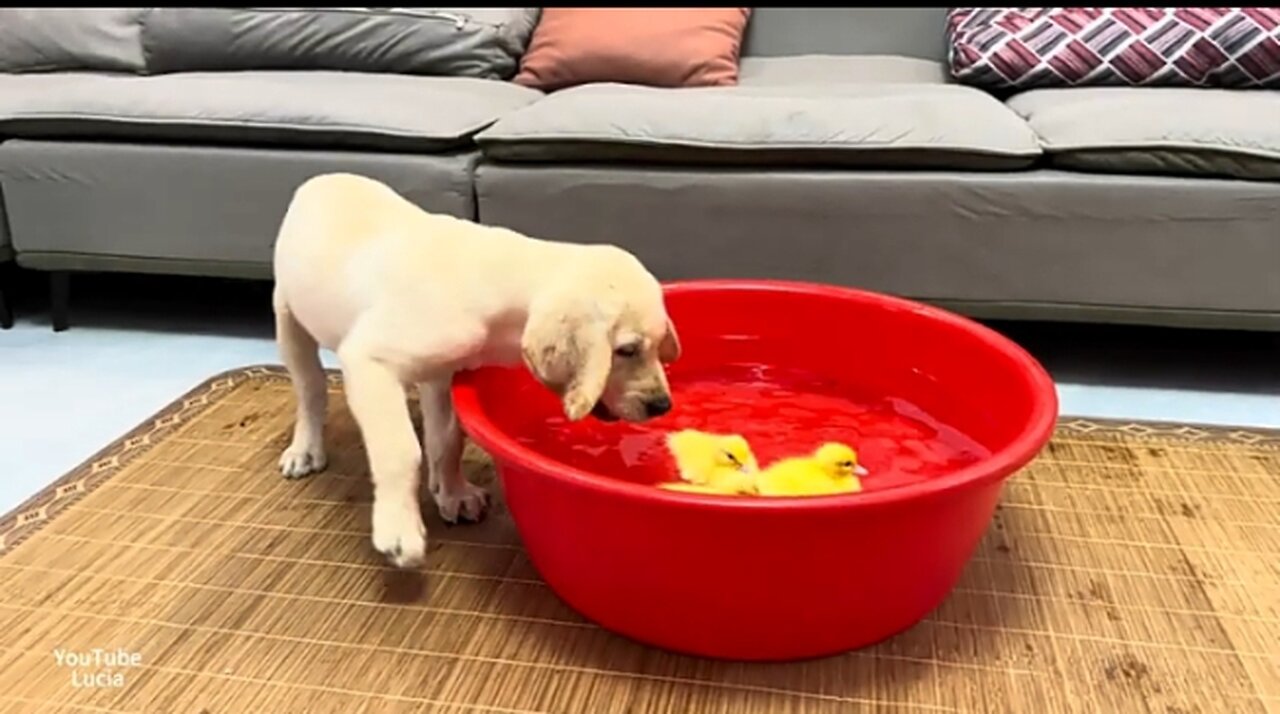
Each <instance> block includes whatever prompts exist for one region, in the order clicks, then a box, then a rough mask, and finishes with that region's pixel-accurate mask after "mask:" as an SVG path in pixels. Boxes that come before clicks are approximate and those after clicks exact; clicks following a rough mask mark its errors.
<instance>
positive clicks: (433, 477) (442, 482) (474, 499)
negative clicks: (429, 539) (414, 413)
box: [418, 379, 489, 523]
mask: <svg viewBox="0 0 1280 714" xmlns="http://www.w3.org/2000/svg"><path fill="white" fill-rule="evenodd" d="M449 383H450V380H449V379H440V380H436V381H433V382H423V383H422V384H419V385H418V402H419V404H420V405H421V407H422V451H423V453H424V454H425V455H426V457H427V468H428V476H427V485H428V487H429V488H430V490H431V495H432V497H434V498H435V502H436V506H437V507H438V508H439V509H440V517H441V518H443V519H444V521H445V522H446V523H457V522H458V521H459V520H467V521H472V522H475V521H479V520H480V519H481V518H482V517H483V516H484V512H485V509H486V508H487V507H488V505H489V494H488V493H486V492H485V490H484V489H483V488H480V487H479V486H476V485H475V484H473V483H471V482H470V481H468V480H467V477H466V475H465V474H463V473H462V447H463V436H462V428H461V427H460V426H458V417H457V415H456V414H455V413H454V411H453V399H452V397H451V396H450V394H449Z"/></svg>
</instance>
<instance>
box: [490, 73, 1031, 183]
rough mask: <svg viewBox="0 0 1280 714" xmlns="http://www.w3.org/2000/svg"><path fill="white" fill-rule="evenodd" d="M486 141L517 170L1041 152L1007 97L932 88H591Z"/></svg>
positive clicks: (1016, 162) (994, 157) (988, 165)
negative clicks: (518, 164)
mask: <svg viewBox="0 0 1280 714" xmlns="http://www.w3.org/2000/svg"><path fill="white" fill-rule="evenodd" d="M476 141H477V142H479V143H480V145H481V147H482V148H483V150H484V151H485V153H486V155H488V156H490V157H492V158H495V159H500V160H503V159H504V160H513V161H564V160H588V161H589V160H633V161H655V162H666V163H727V164H744V163H756V164H809V165H827V164H835V165H861V166H872V165H882V166H893V167H947V168H970V169H1011V168H1020V167H1024V166H1027V165H1029V164H1030V163H1031V162H1032V161H1034V159H1035V158H1036V157H1037V156H1038V155H1039V153H1040V149H1039V147H1038V145H1037V143H1036V138H1035V135H1034V134H1032V132H1031V129H1030V128H1029V127H1028V126H1027V125H1026V123H1025V122H1023V121H1022V119H1020V118H1019V117H1018V116H1017V115H1016V114H1014V113H1013V112H1012V111H1010V110H1009V109H1008V108H1007V107H1005V106H1003V105H1002V104H1001V103H1000V102H999V101H998V100H996V99H994V98H992V97H990V96H988V95H986V94H984V93H982V92H980V91H978V90H976V89H971V88H969V87H961V86H957V85H945V84H929V83H893V84H889V83H867V84H857V83H847V84H837V83H825V82H813V83H808V84H782V83H779V84H769V83H767V82H765V83H761V84H759V85H747V84H743V85H741V86H737V87H697V88H687V89H657V88H651V87H638V86H634V85H620V84H594V85H585V86H581V87H575V88H573V89H567V90H564V91H562V92H557V93H555V94H551V95H549V96H548V97H546V98H545V99H542V100H540V101H538V102H535V103H534V104H531V105H529V106H526V107H524V108H522V109H520V110H518V111H515V112H512V113H511V114H508V115H507V116H505V117H503V118H501V119H499V120H498V122H497V123H495V124H494V125H493V126H491V127H490V128H488V129H486V130H485V131H483V132H481V133H480V134H479V135H478V136H477V137H476Z"/></svg>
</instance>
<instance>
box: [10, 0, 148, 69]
mask: <svg viewBox="0 0 1280 714" xmlns="http://www.w3.org/2000/svg"><path fill="white" fill-rule="evenodd" d="M146 12H147V9H146V8H141V7H135V8H79V9H68V8H52V9H34V8H11V7H6V8H0V72H58V71H72V70H86V69H87V70H101V71H108V72H142V71H143V70H144V69H145V68H146V61H145V59H144V58H143V55H142V42H141V39H140V36H141V30H142V17H143V15H145V14H146Z"/></svg>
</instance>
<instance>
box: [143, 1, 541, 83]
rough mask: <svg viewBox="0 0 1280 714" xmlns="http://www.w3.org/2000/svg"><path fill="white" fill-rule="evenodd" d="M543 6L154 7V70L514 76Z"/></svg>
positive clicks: (150, 42) (146, 31)
mask: <svg viewBox="0 0 1280 714" xmlns="http://www.w3.org/2000/svg"><path fill="white" fill-rule="evenodd" d="M537 17H538V9H537V8H487V9H463V8H308V9H289V8H277V9H269V8H152V9H151V10H150V12H149V14H148V15H147V18H146V23H145V26H144V28H143V33H142V41H143V44H144V46H145V47H146V52H147V67H148V71H150V72H191V71H214V70H250V69H330V70H344V71H352V72H396V73H401V74H430V75H447V76H461V77H481V78H496V79H507V78H510V77H511V76H512V75H514V74H515V71H516V66H517V63H518V62H519V58H520V55H521V54H522V53H523V52H524V50H525V46H526V44H527V43H528V41H529V36H530V34H531V33H532V31H533V27H534V25H535V24H536V22H537Z"/></svg>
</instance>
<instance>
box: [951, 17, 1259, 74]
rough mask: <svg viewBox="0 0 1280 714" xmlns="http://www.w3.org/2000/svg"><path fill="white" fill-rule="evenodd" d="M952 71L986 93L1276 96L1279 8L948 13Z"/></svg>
mask: <svg viewBox="0 0 1280 714" xmlns="http://www.w3.org/2000/svg"><path fill="white" fill-rule="evenodd" d="M947 40H948V43H949V47H950V53H949V54H950V56H949V59H950V63H951V74H952V76H953V77H955V78H956V80H957V81H959V82H962V83H965V84H972V85H975V86H979V87H983V88H986V89H994V90H1000V89H1004V90H1009V89H1031V88H1033V87H1078V86H1092V87H1096V86H1104V85H1122V86H1138V85H1143V86H1180V87H1219V88H1259V87H1261V88H1267V89H1280V8H1274V7H1130V8H1108V7H1048V8H1045V7H1022V8H989V7H958V8H952V9H951V10H950V12H949V13H948V18H947Z"/></svg>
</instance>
